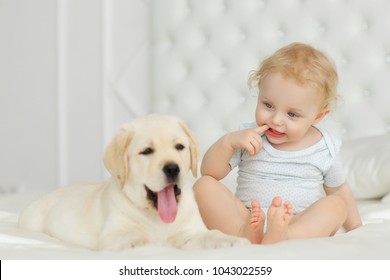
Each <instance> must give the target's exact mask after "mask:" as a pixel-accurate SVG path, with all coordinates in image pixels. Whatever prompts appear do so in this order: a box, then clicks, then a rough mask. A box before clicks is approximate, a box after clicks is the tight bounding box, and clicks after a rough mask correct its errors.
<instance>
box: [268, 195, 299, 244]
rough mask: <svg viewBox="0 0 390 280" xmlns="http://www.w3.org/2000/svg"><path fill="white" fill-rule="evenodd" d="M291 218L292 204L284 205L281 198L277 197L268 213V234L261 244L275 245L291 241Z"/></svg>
mask: <svg viewBox="0 0 390 280" xmlns="http://www.w3.org/2000/svg"><path fill="white" fill-rule="evenodd" d="M291 216H292V205H291V203H290V202H288V201H287V202H285V203H283V205H282V198H281V197H280V196H277V197H275V198H274V199H273V200H272V204H271V206H270V207H269V209H268V212H267V232H266V233H265V235H264V238H263V241H262V242H261V243H262V244H273V243H277V242H279V241H282V240H286V239H289V223H290V220H291Z"/></svg>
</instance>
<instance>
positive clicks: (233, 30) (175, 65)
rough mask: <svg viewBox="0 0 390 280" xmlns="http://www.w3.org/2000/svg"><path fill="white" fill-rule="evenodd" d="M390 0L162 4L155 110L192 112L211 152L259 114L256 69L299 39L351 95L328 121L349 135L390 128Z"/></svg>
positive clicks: (176, 0)
mask: <svg viewBox="0 0 390 280" xmlns="http://www.w3.org/2000/svg"><path fill="white" fill-rule="evenodd" d="M389 11H390V1H388V0H372V1H367V0H353V1H352V0H342V1H341V0H340V1H336V0H314V1H305V0H272V1H271V0H245V1H242V0H159V1H152V96H153V100H154V102H153V108H152V111H154V112H163V113H171V114H175V115H178V116H180V117H181V118H183V119H184V120H185V121H186V122H187V123H188V125H189V126H190V128H191V129H192V130H193V131H194V132H195V134H196V136H197V138H198V141H199V143H200V151H201V155H202V154H203V153H204V152H205V150H206V149H207V148H208V147H209V146H210V145H211V144H212V143H213V142H214V141H215V140H216V139H217V138H218V137H220V136H221V135H222V134H224V133H225V132H227V131H231V130H235V129H237V128H238V124H239V123H241V122H244V121H252V120H254V108H255V104H256V93H255V92H250V91H249V89H248V86H247V78H248V74H249V72H250V71H251V70H254V69H255V68H257V66H258V65H259V63H260V61H261V60H262V59H263V58H265V57H266V56H268V55H270V54H271V53H273V52H274V51H276V50H277V49H278V48H280V47H282V46H284V45H286V44H288V43H291V42H296V41H299V42H304V43H309V44H311V45H313V46H314V47H316V48H318V49H320V50H322V51H324V52H325V53H327V54H328V55H329V56H330V57H331V58H332V59H333V60H334V61H335V63H336V65H337V69H338V73H339V78H340V84H339V92H340V94H341V96H342V100H341V101H340V102H339V104H338V106H337V107H336V111H335V112H334V113H333V114H332V115H331V116H329V117H328V119H327V120H326V125H327V126H330V127H331V128H332V131H334V132H335V133H336V134H338V136H339V137H341V138H342V139H351V138H359V137H365V136H371V135H379V134H385V133H390V108H389V107H390V85H389V82H390V17H389V15H388V12H389Z"/></svg>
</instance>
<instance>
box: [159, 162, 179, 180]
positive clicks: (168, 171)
mask: <svg viewBox="0 0 390 280" xmlns="http://www.w3.org/2000/svg"><path fill="white" fill-rule="evenodd" d="M163 172H164V173H165V175H166V176H167V178H169V179H176V177H177V175H178V174H179V172H180V167H179V166H178V165H177V164H176V163H169V164H166V165H164V167H163Z"/></svg>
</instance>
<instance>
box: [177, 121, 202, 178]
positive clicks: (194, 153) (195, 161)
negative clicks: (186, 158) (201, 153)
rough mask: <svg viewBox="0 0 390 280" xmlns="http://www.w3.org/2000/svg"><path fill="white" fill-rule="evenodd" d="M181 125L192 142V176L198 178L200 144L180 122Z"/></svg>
mask: <svg viewBox="0 0 390 280" xmlns="http://www.w3.org/2000/svg"><path fill="white" fill-rule="evenodd" d="M179 125H180V126H181V128H182V129H183V131H184V132H185V134H186V135H187V137H188V139H189V140H190V152H191V171H192V175H193V176H194V177H195V178H196V177H197V176H198V143H197V142H196V139H195V136H194V134H193V133H192V131H191V130H189V129H188V127H187V126H186V125H185V124H184V122H182V121H181V120H179Z"/></svg>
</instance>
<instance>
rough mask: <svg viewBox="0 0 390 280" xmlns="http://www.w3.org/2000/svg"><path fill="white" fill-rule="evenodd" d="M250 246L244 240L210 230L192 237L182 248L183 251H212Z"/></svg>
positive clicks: (246, 240) (247, 241)
mask: <svg viewBox="0 0 390 280" xmlns="http://www.w3.org/2000/svg"><path fill="white" fill-rule="evenodd" d="M248 244H250V242H249V240H248V239H246V238H240V237H236V236H231V235H227V234H224V233H222V232H220V231H217V230H210V231H207V232H205V233H203V234H200V235H196V236H193V237H192V238H190V239H189V240H187V242H186V243H185V244H184V245H183V246H182V248H185V249H214V248H227V247H234V246H245V245H248Z"/></svg>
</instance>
